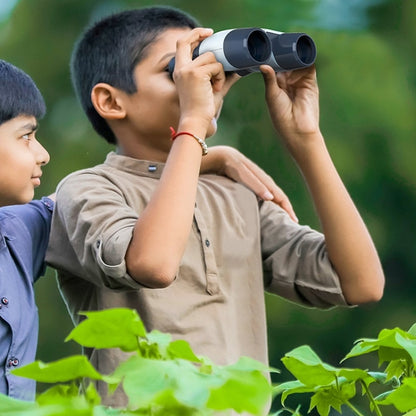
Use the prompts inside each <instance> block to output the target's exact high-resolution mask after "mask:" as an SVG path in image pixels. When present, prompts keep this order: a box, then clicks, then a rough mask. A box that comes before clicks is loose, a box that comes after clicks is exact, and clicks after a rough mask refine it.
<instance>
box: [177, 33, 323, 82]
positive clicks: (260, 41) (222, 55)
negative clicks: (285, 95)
mask: <svg viewBox="0 0 416 416" xmlns="http://www.w3.org/2000/svg"><path fill="white" fill-rule="evenodd" d="M205 52H213V53H214V55H215V57H216V59H217V61H218V62H220V63H221V64H222V65H223V67H224V71H225V72H236V73H237V74H239V75H241V76H244V75H248V74H251V73H253V72H259V71H260V70H259V66H260V65H264V64H266V65H270V66H271V67H272V68H273V69H274V70H275V71H276V72H282V71H289V70H294V69H301V68H306V67H308V66H311V65H312V64H313V63H314V62H315V58H316V46H315V43H314V41H313V40H312V38H311V37H310V36H308V35H307V34H306V33H290V32H277V31H275V30H269V29H261V28H256V27H254V28H241V29H229V30H222V31H220V32H216V33H214V34H213V35H211V36H209V37H208V38H206V39H204V40H203V41H202V42H201V43H200V44H199V45H198V47H197V48H196V49H195V50H194V58H196V57H197V56H199V55H201V54H203V53H205ZM174 68H175V58H172V59H171V61H170V62H169V73H170V75H171V76H172V74H173V71H174Z"/></svg>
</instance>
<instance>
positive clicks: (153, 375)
mask: <svg viewBox="0 0 416 416" xmlns="http://www.w3.org/2000/svg"><path fill="white" fill-rule="evenodd" d="M84 315H85V316H86V319H84V320H83V321H82V322H81V323H80V324H79V325H78V326H77V327H75V328H74V329H73V330H72V331H71V333H70V334H69V336H68V337H67V340H75V341H76V342H78V343H79V344H81V345H82V346H84V347H90V348H97V349H100V348H120V349H121V350H122V351H124V352H127V353H130V354H129V358H127V359H126V361H124V362H122V363H120V364H119V366H118V367H117V368H116V370H115V371H114V372H113V373H112V374H109V375H104V374H100V373H99V372H98V371H97V370H96V369H95V368H94V367H93V366H92V365H91V363H90V362H89V361H88V359H87V358H86V357H85V356H84V355H73V356H70V357H67V358H63V359H60V360H57V361H54V362H51V363H44V362H42V361H36V362H34V363H31V364H29V365H26V366H25V367H22V368H19V369H15V370H14V371H13V373H14V374H15V375H18V376H22V377H27V378H31V379H34V380H36V381H38V382H46V383H53V384H54V385H53V386H52V387H50V388H49V389H48V390H46V391H45V392H43V393H41V394H39V395H38V396H37V399H36V402H35V403H28V402H24V401H20V400H16V399H11V398H9V397H7V396H4V395H0V408H1V409H2V412H1V414H2V416H3V415H4V416H59V415H67V414H71V415H76V416H77V415H79V416H121V415H126V416H133V415H143V416H159V415H160V416H165V415H172V416H175V415H184V416H209V415H212V414H213V413H214V412H216V411H220V412H222V411H225V410H229V409H233V410H234V411H235V412H237V413H243V412H244V414H247V413H250V414H253V415H264V412H265V411H266V409H267V406H268V405H269V404H270V403H271V401H272V399H273V398H275V397H277V396H279V395H280V396H281V400H280V401H281V405H282V408H281V409H280V410H279V411H277V412H276V413H274V414H273V415H270V416H278V415H283V414H285V413H286V414H288V413H289V414H292V415H293V416H302V414H301V405H298V406H297V407H296V409H290V408H288V407H286V400H287V398H288V397H289V396H292V395H299V394H308V396H310V404H309V410H308V413H310V412H311V411H312V410H313V409H315V410H316V411H317V412H318V414H319V415H320V416H328V415H329V414H330V413H331V409H334V410H335V411H337V412H339V413H342V411H343V407H347V408H349V410H350V411H351V412H352V413H349V414H354V415H357V416H363V415H364V414H366V415H367V414H369V413H372V414H375V415H377V416H382V408H383V409H384V408H386V406H389V407H390V408H391V407H393V408H394V409H396V413H395V414H396V415H397V414H402V415H404V416H415V415H416V324H414V325H413V326H412V327H411V328H410V329H409V331H404V330H402V329H400V328H394V329H383V330H382V331H380V333H379V335H378V338H376V339H370V338H363V339H359V340H358V341H357V342H356V343H355V345H354V347H353V348H352V349H351V351H350V352H349V353H348V354H347V355H346V356H345V358H344V359H343V361H344V360H346V359H351V358H354V357H358V356H362V355H366V354H369V353H377V355H378V360H379V366H381V365H385V368H384V371H369V370H364V369H361V368H347V367H334V366H332V365H330V364H327V363H325V362H323V361H322V360H321V359H320V358H319V356H318V355H317V354H316V353H315V352H314V351H313V350H312V349H311V348H310V347H309V346H307V345H302V346H300V347H297V348H295V349H293V350H292V351H290V352H288V353H287V354H285V356H284V357H283V358H282V362H283V364H284V366H285V367H286V369H288V370H289V371H290V373H291V374H292V375H293V376H294V377H295V378H296V380H293V381H288V382H284V383H280V384H276V385H274V386H272V385H271V384H270V382H269V381H268V377H267V374H268V373H269V372H277V370H274V369H272V368H268V367H267V366H265V365H263V364H261V363H259V362H258V361H255V360H253V359H250V358H247V357H242V358H240V359H239V360H238V362H236V363H235V364H232V365H228V366H218V365H214V364H213V363H212V362H211V361H210V360H209V359H207V358H205V357H201V356H196V355H195V353H194V352H193V351H192V349H191V347H190V345H189V344H188V343H187V342H186V341H183V340H176V341H172V340H171V336H170V335H169V334H165V333H161V332H159V331H151V332H146V329H145V328H144V325H143V323H142V321H141V319H140V317H139V316H138V314H137V312H136V311H135V310H132V309H127V308H116V309H108V310H104V311H99V312H86V313H84ZM93 380H100V381H101V382H103V383H105V384H106V385H107V387H108V392H109V395H110V396H111V394H112V393H114V392H115V390H116V389H117V388H118V387H119V386H120V385H122V387H123V390H124V392H125V393H126V396H127V400H128V404H127V406H126V407H124V408H119V409H114V408H111V407H108V406H106V405H104V404H103V399H102V397H100V395H99V393H98V392H97V390H96V388H95V385H94V382H93ZM374 386H376V387H378V388H380V387H381V389H382V391H381V392H379V393H378V394H377V395H376V394H374V390H375V389H374V388H373V387H374ZM361 395H363V396H365V397H366V398H367V410H366V411H363V410H360V406H357V405H356V403H355V401H356V399H357V398H358V397H360V396H361ZM397 412H400V413H397ZM331 414H332V413H331Z"/></svg>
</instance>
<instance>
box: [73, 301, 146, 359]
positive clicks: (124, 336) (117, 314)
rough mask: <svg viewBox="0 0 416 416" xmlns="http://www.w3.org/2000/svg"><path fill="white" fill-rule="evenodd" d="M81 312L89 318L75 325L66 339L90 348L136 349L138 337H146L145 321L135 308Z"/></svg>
mask: <svg viewBox="0 0 416 416" xmlns="http://www.w3.org/2000/svg"><path fill="white" fill-rule="evenodd" d="M80 314H81V315H85V316H86V317H87V319H85V320H84V321H82V322H81V323H80V324H79V325H78V326H77V327H75V328H74V329H73V330H72V331H71V333H70V334H69V335H68V337H67V338H66V339H65V341H68V340H74V341H76V342H77V343H79V344H81V345H82V346H84V347H90V348H120V349H121V350H123V351H136V350H137V349H138V337H146V330H145V328H144V325H143V322H142V321H141V319H140V317H139V315H138V314H137V312H136V311H135V310H134V309H127V308H115V309H106V310H103V311H98V312H83V313H80Z"/></svg>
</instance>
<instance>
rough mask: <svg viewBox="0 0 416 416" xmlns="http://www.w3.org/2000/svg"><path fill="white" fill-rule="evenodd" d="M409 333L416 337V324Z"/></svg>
mask: <svg viewBox="0 0 416 416" xmlns="http://www.w3.org/2000/svg"><path fill="white" fill-rule="evenodd" d="M407 332H408V333H409V334H410V335H412V336H414V337H416V323H414V324H413V325H412V326H411V327H410V329H409V330H408V331H407Z"/></svg>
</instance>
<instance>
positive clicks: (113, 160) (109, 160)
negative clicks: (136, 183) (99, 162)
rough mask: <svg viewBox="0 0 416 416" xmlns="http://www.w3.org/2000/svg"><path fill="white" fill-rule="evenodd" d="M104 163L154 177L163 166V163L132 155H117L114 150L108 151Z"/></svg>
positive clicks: (129, 171)
mask: <svg viewBox="0 0 416 416" xmlns="http://www.w3.org/2000/svg"><path fill="white" fill-rule="evenodd" d="M104 164H106V165H109V166H111V167H114V168H116V169H117V170H121V171H124V172H128V173H132V174H135V175H138V176H147V177H150V178H155V179H159V178H160V176H161V175H162V172H163V168H164V166H165V164H164V163H158V162H151V161H148V160H140V159H135V158H133V157H129V156H123V155H119V154H117V153H115V152H110V153H109V154H108V155H107V157H106V159H105V162H104Z"/></svg>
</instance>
